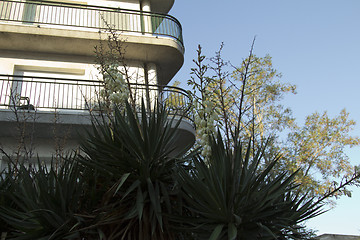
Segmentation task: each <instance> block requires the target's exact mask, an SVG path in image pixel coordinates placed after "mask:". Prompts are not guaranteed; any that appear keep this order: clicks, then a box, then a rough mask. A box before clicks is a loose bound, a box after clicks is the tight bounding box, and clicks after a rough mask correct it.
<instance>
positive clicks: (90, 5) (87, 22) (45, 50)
mask: <svg viewBox="0 0 360 240" xmlns="http://www.w3.org/2000/svg"><path fill="white" fill-rule="evenodd" d="M173 3H174V0H85V1H83V0H71V1H70V0H69V1H68V0H65V1H60V0H53V1H42V0H38V1H36V0H1V1H0V147H1V149H3V150H4V151H5V152H6V154H8V155H14V154H17V153H19V151H20V152H21V151H27V150H26V149H24V146H26V147H25V148H27V149H28V150H29V149H31V150H29V151H30V153H31V154H36V155H37V156H39V157H40V158H43V157H44V158H48V157H49V156H51V155H54V154H56V152H57V151H58V150H59V149H72V148H74V147H75V146H76V145H77V141H78V136H79V135H78V134H79V133H81V131H82V129H83V128H84V127H86V126H90V117H89V109H88V107H89V104H88V103H89V102H91V101H94V98H95V97H96V93H97V92H98V90H99V87H100V85H99V78H101V76H99V72H98V70H97V68H96V66H95V65H94V64H95V53H94V47H95V46H96V45H99V43H100V39H106V38H107V36H106V34H108V33H106V29H108V26H111V28H112V29H114V30H116V31H118V32H119V33H120V36H121V39H122V40H124V41H123V45H124V49H125V55H124V58H125V61H126V65H127V66H128V69H129V73H130V74H129V75H130V76H132V78H133V79H134V80H133V82H134V84H133V87H134V89H140V88H141V89H142V90H141V91H142V92H144V91H145V92H146V96H147V97H149V96H150V98H152V99H153V98H155V96H157V97H159V98H160V97H161V98H162V100H166V98H168V97H171V98H174V99H173V100H172V101H179V106H181V108H182V109H181V111H178V112H177V113H179V112H180V113H184V112H186V109H188V108H187V107H188V106H189V105H190V104H191V102H190V99H189V98H188V97H187V95H186V92H185V91H183V90H182V89H178V88H172V87H170V86H167V84H168V83H169V81H170V80H171V79H172V78H173V77H174V75H175V74H176V73H177V72H178V70H179V69H180V68H181V66H182V64H183V61H184V46H183V39H182V30H181V25H180V23H179V22H178V20H176V19H175V18H174V17H172V16H170V15H168V12H169V10H170V9H171V8H172V6H173ZM100 32H101V33H100ZM103 41H106V40H103ZM134 91H135V90H134ZM178 134H179V141H178V146H177V147H178V148H179V149H183V148H185V147H188V146H190V145H192V144H193V143H194V141H195V133H194V128H193V125H192V123H191V121H190V120H189V118H188V116H187V115H185V117H184V118H183V119H182V120H181V123H180V127H179V131H178ZM30 145H31V146H30ZM5 158H6V157H5V155H4V153H0V160H1V159H2V160H4V159H5ZM3 163H4V161H3Z"/></svg>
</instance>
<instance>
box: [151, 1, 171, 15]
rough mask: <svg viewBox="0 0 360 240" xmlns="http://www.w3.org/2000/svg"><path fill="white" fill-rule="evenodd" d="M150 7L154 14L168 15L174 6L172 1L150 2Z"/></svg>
mask: <svg viewBox="0 0 360 240" xmlns="http://www.w3.org/2000/svg"><path fill="white" fill-rule="evenodd" d="M150 5H151V9H152V11H154V12H160V13H168V12H169V11H170V9H171V7H172V6H173V5H174V0H150Z"/></svg>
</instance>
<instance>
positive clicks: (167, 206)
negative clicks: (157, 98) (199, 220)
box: [80, 104, 181, 239]
mask: <svg viewBox="0 0 360 240" xmlns="http://www.w3.org/2000/svg"><path fill="white" fill-rule="evenodd" d="M173 121H174V120H171V119H169V117H168V115H167V113H166V111H165V109H164V107H161V106H160V105H157V106H155V108H154V110H153V111H150V110H148V109H145V104H142V109H141V114H137V113H135V112H134V111H133V110H132V108H131V107H130V105H127V109H126V111H124V112H121V111H120V110H119V109H116V110H115V112H114V118H113V119H112V120H110V124H100V125H99V124H97V125H94V127H93V134H91V135H90V136H89V137H88V138H87V139H86V140H85V141H84V143H83V144H82V149H83V151H84V152H85V153H86V157H83V158H81V159H80V161H81V162H82V163H83V164H85V165H87V166H88V167H90V168H92V169H93V170H94V172H97V173H98V175H99V177H101V178H102V179H103V180H102V181H103V182H104V181H105V182H106V184H108V187H109V188H108V190H107V191H106V192H104V197H103V200H102V201H103V203H102V206H101V207H100V208H99V209H98V210H97V212H99V213H101V220H100V221H99V223H98V225H99V226H104V228H103V231H104V232H106V235H107V236H110V237H109V238H114V239H115V238H116V239H120V238H122V239H171V238H172V237H173V236H172V233H171V232H170V231H169V230H168V220H167V218H166V217H164V213H167V214H169V213H170V212H171V203H170V198H171V195H172V189H173V187H174V176H173V175H174V170H175V167H176V165H177V164H181V162H179V161H180V160H179V158H177V156H176V153H175V152H174V150H175V148H174V146H175V141H176V134H175V133H176V125H177V124H176V123H175V122H173ZM174 125H175V127H174ZM105 182H104V183H105ZM105 189H106V188H105ZM105 226H106V227H105ZM100 228H101V227H100Z"/></svg>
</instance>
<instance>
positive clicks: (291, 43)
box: [170, 0, 360, 235]
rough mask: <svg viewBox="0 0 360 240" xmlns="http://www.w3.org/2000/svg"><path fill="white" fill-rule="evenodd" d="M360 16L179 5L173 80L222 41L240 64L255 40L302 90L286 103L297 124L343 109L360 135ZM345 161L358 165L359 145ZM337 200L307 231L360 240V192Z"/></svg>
mask: <svg viewBox="0 0 360 240" xmlns="http://www.w3.org/2000/svg"><path fill="white" fill-rule="evenodd" d="M359 12H360V1H359V0H342V1H340V0H338V1H334V0H301V1H299V0H298V1H295V0H248V1H242V0H239V1H233V0H223V1H215V0H206V1H205V0H203V1H201V0H196V1H194V0H176V1H175V4H174V7H173V9H172V10H171V12H170V14H171V15H173V16H175V17H176V18H177V19H178V20H179V21H180V22H181V24H182V27H183V34H184V41H185V49H186V53H185V63H184V66H183V68H182V69H181V70H180V71H179V73H178V74H177V75H176V76H175V78H174V80H178V81H181V82H186V80H187V79H188V78H189V73H190V68H191V67H192V59H193V58H194V57H195V55H196V52H195V50H196V48H197V45H198V44H201V45H202V46H203V48H204V50H205V53H206V54H207V55H208V56H211V55H212V54H213V53H214V52H215V51H216V50H218V48H219V46H220V44H221V42H224V43H225V48H224V51H223V57H224V58H225V59H227V60H230V61H231V62H232V63H233V64H234V65H237V64H239V63H240V62H241V60H242V59H243V58H245V57H246V56H247V55H248V52H249V49H250V46H251V42H252V39H253V38H254V36H256V43H255V50H254V52H255V54H256V55H258V56H264V55H265V54H270V55H271V56H272V58H273V64H274V67H275V68H276V69H277V70H278V71H279V72H281V73H282V74H283V78H282V81H284V82H290V83H292V84H296V85H297V92H298V94H296V95H293V96H287V97H286V98H285V99H284V101H283V104H284V105H286V106H288V107H290V108H291V109H292V110H293V114H294V116H295V117H296V118H297V121H298V122H299V123H300V124H301V123H302V122H303V121H304V119H305V116H307V115H309V114H311V113H313V112H315V111H318V112H323V111H327V112H328V113H329V115H330V116H335V115H336V114H339V112H340V110H341V109H343V108H346V110H347V111H348V112H350V117H351V118H352V119H354V120H355V121H357V123H358V126H357V127H356V129H355V130H354V131H353V135H355V136H360V109H359V107H358V106H359V104H358V103H359V100H360V99H359V95H360V94H359V93H358V92H359V90H360V76H359V72H360V59H359V58H360V27H359V26H360V25H359V24H360V14H359ZM348 155H349V156H350V159H351V161H352V163H353V164H357V165H359V164H360V147H357V148H354V149H350V150H349V151H348ZM337 202H338V205H337V207H336V208H335V209H332V210H330V211H329V212H327V213H325V214H323V215H322V216H319V217H317V218H315V219H314V220H311V221H309V222H308V226H310V227H313V228H315V229H317V230H319V232H318V233H319V234H322V233H337V234H357V235H360V221H358V219H359V216H360V206H359V203H360V189H356V188H354V192H353V197H352V198H345V197H344V198H341V199H339V200H338V201H337Z"/></svg>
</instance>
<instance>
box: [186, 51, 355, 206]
mask: <svg viewBox="0 0 360 240" xmlns="http://www.w3.org/2000/svg"><path fill="white" fill-rule="evenodd" d="M222 49H223V45H221V47H220V50H219V51H217V52H216V53H215V56H214V57H212V58H209V59H208V58H206V57H205V56H204V55H203V54H202V48H201V47H200V46H199V48H198V50H197V59H195V60H194V64H195V67H194V68H192V69H191V70H192V73H191V79H190V80H189V81H188V84H189V86H190V87H191V88H192V91H191V92H192V95H193V98H194V101H195V105H194V108H195V109H194V111H193V112H194V115H195V123H196V125H197V135H198V136H197V137H198V144H199V145H201V146H202V147H203V149H205V150H206V151H205V152H207V153H208V152H209V149H208V141H209V138H208V136H210V135H211V134H215V129H216V127H218V128H219V129H220V133H221V135H222V136H223V137H224V140H225V144H226V145H227V147H228V148H229V147H230V145H231V144H232V143H233V140H234V139H235V140H236V141H248V139H249V138H253V139H254V141H253V145H254V146H256V145H259V144H261V142H263V141H264V139H271V141H270V142H269V147H268V148H267V150H266V153H265V157H264V160H263V161H262V162H261V163H260V164H261V165H263V167H266V166H267V164H269V162H271V159H272V157H273V155H274V154H278V153H279V152H280V153H281V154H282V155H283V157H282V160H281V161H279V163H278V167H277V168H276V169H277V170H274V171H275V173H274V174H278V173H281V172H282V171H290V172H295V171H297V170H298V169H299V168H300V170H299V173H298V175H297V177H296V178H295V181H296V182H297V183H299V184H301V187H300V188H299V189H298V190H297V191H299V192H301V194H306V193H307V192H308V191H310V193H308V195H309V196H312V197H317V198H318V199H321V198H322V197H324V196H327V194H329V193H331V195H332V196H340V195H347V196H350V192H349V190H348V189H347V188H346V186H348V185H349V184H357V182H356V181H355V180H356V179H357V178H358V177H359V176H360V175H359V174H358V173H356V172H355V171H354V167H353V166H352V165H351V164H350V162H349V161H348V157H347V156H346V154H345V149H346V148H348V147H353V146H358V145H359V144H360V138H358V137H353V136H351V134H350V131H351V130H352V129H353V127H354V125H355V122H354V121H352V120H350V119H349V114H348V113H347V112H346V111H345V110H343V111H342V112H341V113H340V115H339V116H336V117H334V118H330V117H328V116H327V114H326V113H324V114H322V115H321V114H318V113H315V114H311V115H309V116H308V117H307V120H306V122H305V124H304V126H302V127H300V126H298V125H297V123H296V121H295V119H294V117H293V116H292V112H291V109H289V108H287V107H284V106H283V105H282V103H281V100H282V99H283V97H284V96H285V95H286V94H288V93H296V86H294V85H292V84H288V83H284V82H282V81H280V78H281V74H279V73H278V72H277V71H276V70H275V69H274V67H273V65H272V60H271V57H270V56H269V55H266V56H265V57H257V56H255V55H254V54H253V51H252V49H251V51H250V54H249V56H248V57H247V58H245V59H244V60H243V61H242V62H241V64H240V66H239V67H235V66H233V65H231V64H230V63H228V62H226V61H225V60H224V59H223V58H222V56H221V53H222ZM229 67H230V68H229ZM204 112H205V113H204ZM214 114H215V115H217V116H215V117H214ZM287 134H288V136H287ZM203 155H204V154H203ZM207 155H209V154H207ZM351 179H352V180H351ZM348 180H351V181H350V183H349V184H348V183H346V182H347V181H348ZM344 183H346V184H344ZM339 186H341V188H339V189H338V187H339ZM335 189H338V190H337V191H336V193H335V192H333V190H335Z"/></svg>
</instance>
